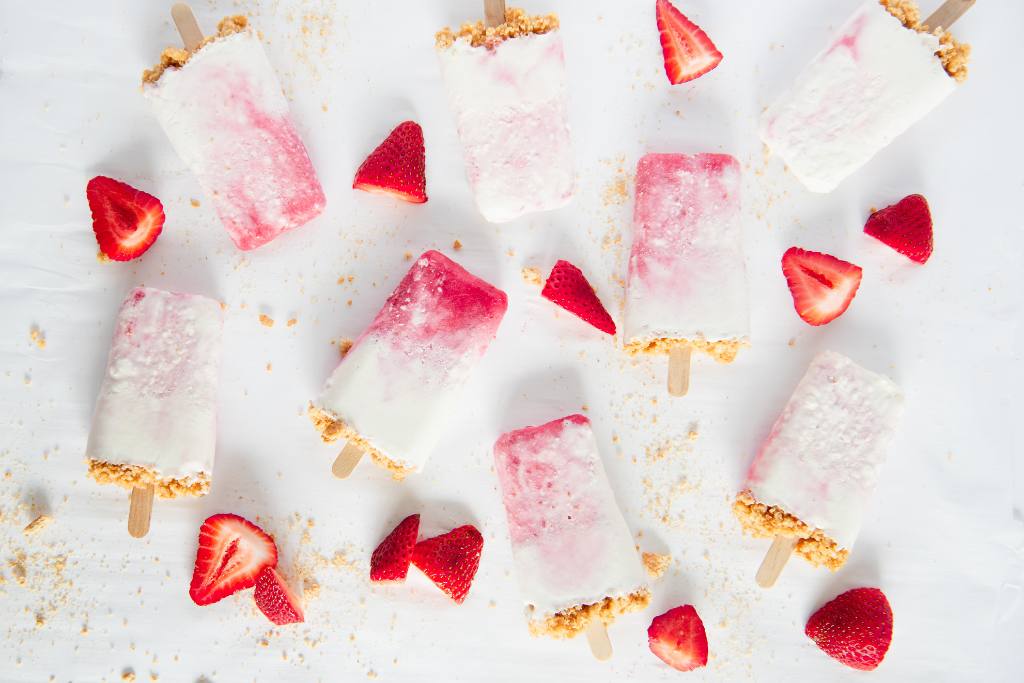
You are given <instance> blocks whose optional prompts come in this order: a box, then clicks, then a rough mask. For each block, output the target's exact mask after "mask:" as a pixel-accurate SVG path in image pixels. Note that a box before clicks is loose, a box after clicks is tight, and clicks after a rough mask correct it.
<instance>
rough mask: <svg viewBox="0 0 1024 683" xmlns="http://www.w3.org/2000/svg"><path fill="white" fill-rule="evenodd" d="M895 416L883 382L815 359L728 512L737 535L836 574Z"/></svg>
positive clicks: (896, 392)
mask: <svg viewBox="0 0 1024 683" xmlns="http://www.w3.org/2000/svg"><path fill="white" fill-rule="evenodd" d="M902 412H903V395H902V393H901V392H900V389H899V387H897V386H896V385H895V384H894V383H893V382H892V380H890V379H889V378H888V377H885V376H883V375H879V374H877V373H874V372H871V371H870V370H866V369H864V368H862V367H860V366H859V365H857V364H856V363H854V362H853V361H852V360H850V359H849V358H846V357H845V356H843V355H840V354H838V353H835V352H833V351H825V352H823V353H820V354H818V355H817V356H816V357H815V358H814V360H812V361H811V364H810V367H808V369H807V372H806V373H805V374H804V377H803V379H801V380H800V383H799V384H798V385H797V387H796V389H795V390H794V391H793V395H792V397H791V398H790V399H789V402H788V403H787V404H786V407H785V408H784V409H783V411H782V414H781V415H780V416H779V418H778V419H777V420H776V421H775V424H774V425H773V426H772V429H771V432H770V433H769V434H768V437H767V438H766V439H765V441H764V443H763V444H762V446H761V449H760V451H759V452H758V454H757V456H756V457H755V458H754V460H753V462H752V463H751V465H750V470H749V472H748V473H747V478H746V482H745V483H744V484H743V487H742V490H741V492H740V494H739V496H738V497H737V500H736V502H735V503H734V505H733V511H734V512H735V513H736V515H737V517H738V518H739V520H740V522H741V523H742V525H743V527H744V529H745V530H746V531H748V532H750V533H753V534H754V535H755V536H760V537H774V538H777V539H787V540H788V548H787V549H788V551H789V552H792V551H794V550H795V552H796V553H797V554H799V555H801V556H802V557H804V559H806V560H808V561H809V562H811V563H812V564H815V565H824V566H826V567H828V568H829V569H832V570H835V569H838V568H839V567H841V566H842V565H843V563H845V562H846V558H847V556H848V555H849V552H850V549H851V548H852V547H853V543H854V541H855V540H856V538H857V534H858V532H859V531H860V526H861V520H862V518H863V516H864V510H865V508H866V507H867V504H868V501H869V500H870V498H871V494H872V493H873V492H874V489H875V485H876V483H877V481H878V475H879V472H880V470H881V468H882V465H883V464H884V462H885V459H886V453H887V451H888V448H889V444H890V442H891V441H892V439H893V436H894V435H895V433H896V429H897V426H898V424H899V421H900V417H901V415H902ZM779 569H780V570H781V567H780V568H779ZM769 585H770V584H769Z"/></svg>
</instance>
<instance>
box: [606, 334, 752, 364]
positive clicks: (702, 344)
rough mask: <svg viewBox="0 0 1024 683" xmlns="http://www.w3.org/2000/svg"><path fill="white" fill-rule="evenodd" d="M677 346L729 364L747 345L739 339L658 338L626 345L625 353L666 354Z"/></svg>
mask: <svg viewBox="0 0 1024 683" xmlns="http://www.w3.org/2000/svg"><path fill="white" fill-rule="evenodd" d="M677 346H689V347H691V348H693V349H695V350H697V351H703V352H704V353H706V354H708V355H709V356H711V357H712V358H714V359H715V360H716V361H718V362H719V363H731V362H733V361H734V360H736V354H737V353H739V350H740V349H741V348H743V347H744V346H749V344H748V343H747V342H745V341H743V340H740V339H721V340H719V341H706V340H704V339H670V338H669V337H659V338H657V339H640V340H637V341H633V342H630V343H628V344H626V352H627V353H629V354H630V355H632V356H635V355H638V354H641V353H646V354H651V355H659V354H666V353H668V352H669V351H670V350H672V349H673V348H675V347H677Z"/></svg>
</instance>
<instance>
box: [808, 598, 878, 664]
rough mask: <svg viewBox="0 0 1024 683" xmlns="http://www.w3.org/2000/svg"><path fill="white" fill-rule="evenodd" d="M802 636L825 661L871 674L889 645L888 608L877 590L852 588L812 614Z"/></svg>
mask: <svg viewBox="0 0 1024 683" xmlns="http://www.w3.org/2000/svg"><path fill="white" fill-rule="evenodd" d="M804 633H806V634H807V637H808V638H810V639H811V640H813V641H814V644H815V645H817V646H818V647H819V648H821V650H822V651H823V652H824V653H825V654H827V655H828V656H829V657H832V658H834V659H837V660H839V661H840V662H842V663H843V664H845V665H846V666H849V667H853V668H854V669H860V670H862V671H871V670H872V669H874V668H875V667H877V666H878V665H879V664H881V663H882V660H883V659H884V658H885V653H886V652H888V651H889V644H890V643H891V642H892V607H890V606H889V601H888V600H887V599H886V597H885V593H883V592H882V591H880V590H879V589H877V588H854V589H853V590H849V591H846V592H845V593H842V594H841V595H839V596H837V597H835V598H833V599H832V600H831V601H829V602H827V603H825V604H824V605H823V606H822V607H821V608H819V609H818V611H817V612H815V613H814V614H812V615H811V618H810V619H808V620H807V626H806V627H805V628H804Z"/></svg>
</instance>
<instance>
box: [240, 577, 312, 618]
mask: <svg viewBox="0 0 1024 683" xmlns="http://www.w3.org/2000/svg"><path fill="white" fill-rule="evenodd" d="M252 597H253V599H254V600H256V606H257V607H259V608H260V611H261V612H263V616H265V617H266V618H267V619H270V620H271V621H272V622H274V623H275V624H277V625H278V626H284V625H285V624H297V623H300V622H303V621H305V620H306V617H305V615H304V614H303V613H302V601H300V600H299V598H298V596H297V595H295V593H293V592H292V589H291V588H289V587H288V584H287V583H285V581H284V579H283V578H281V575H280V574H278V573H277V570H276V569H274V568H273V567H265V568H264V569H263V571H261V572H260V575H259V576H258V577H256V590H255V591H253V594H252Z"/></svg>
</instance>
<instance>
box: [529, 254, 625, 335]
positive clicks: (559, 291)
mask: <svg viewBox="0 0 1024 683" xmlns="http://www.w3.org/2000/svg"><path fill="white" fill-rule="evenodd" d="M540 295H541V296H542V297H544V298H545V299H547V300H548V301H552V302H554V303H555V304H557V305H559V306H561V307H562V308H564V309H565V310H567V311H569V312H570V313H572V314H573V315H575V316H577V317H579V318H581V319H582V320H584V321H586V322H588V323H590V324H591V325H593V326H594V327H596V328H597V329H599V330H601V331H602V332H607V333H608V334H615V321H613V320H612V317H611V316H610V315H608V311H607V310H605V307H604V306H603V305H602V304H601V300H600V299H598V298H597V293H596V292H595V291H594V288H593V287H591V286H590V283H589V282H587V278H586V277H584V276H583V272H582V271H581V270H580V269H579V268H577V267H576V266H574V265H573V264H571V263H569V262H568V261H559V262H558V263H556V264H555V267H554V268H552V269H551V275H548V281H547V282H545V283H544V289H542V290H541V293H540Z"/></svg>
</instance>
